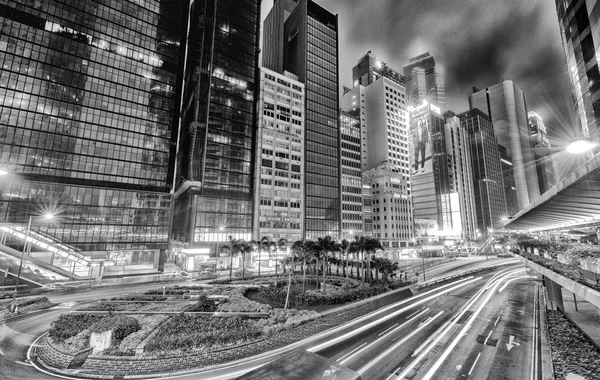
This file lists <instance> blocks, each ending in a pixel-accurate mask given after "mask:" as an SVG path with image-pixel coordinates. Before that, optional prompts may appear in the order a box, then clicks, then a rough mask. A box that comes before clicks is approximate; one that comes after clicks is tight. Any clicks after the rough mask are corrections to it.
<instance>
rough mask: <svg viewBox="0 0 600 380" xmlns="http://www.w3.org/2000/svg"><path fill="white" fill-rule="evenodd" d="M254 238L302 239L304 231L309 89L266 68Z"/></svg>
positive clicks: (260, 104) (262, 83)
mask: <svg viewBox="0 0 600 380" xmlns="http://www.w3.org/2000/svg"><path fill="white" fill-rule="evenodd" d="M260 76H261V78H260V79H261V80H260V99H259V102H258V109H259V110H262V111H261V112H259V114H258V130H257V149H256V154H257V156H258V157H257V159H256V169H255V173H256V179H255V181H256V183H255V188H256V189H257V194H256V196H255V200H254V233H253V234H252V237H253V239H255V240H260V239H261V238H262V237H264V236H269V237H270V238H271V239H273V240H278V239H281V238H284V239H286V240H287V241H288V242H294V241H296V240H300V239H301V237H302V236H303V233H302V228H303V227H304V223H303V221H304V220H303V218H304V215H303V214H304V213H303V210H304V207H303V206H304V205H303V203H304V178H303V177H304V165H303V163H304V123H305V120H304V85H303V84H302V83H300V82H299V81H298V77H297V76H296V75H294V74H291V73H287V72H286V73H285V74H279V73H276V72H274V71H271V70H268V69H265V68H263V69H261V74H260Z"/></svg>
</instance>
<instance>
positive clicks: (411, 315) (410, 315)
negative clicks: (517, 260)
mask: <svg viewBox="0 0 600 380" xmlns="http://www.w3.org/2000/svg"><path fill="white" fill-rule="evenodd" d="M420 311H421V310H420V309H419V310H417V311H415V312H414V313H412V314H411V315H409V316H408V317H406V318H407V319H410V317H412V316H413V315H415V314H417V313H418V312H420Z"/></svg>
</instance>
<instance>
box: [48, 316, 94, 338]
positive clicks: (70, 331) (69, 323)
mask: <svg viewBox="0 0 600 380" xmlns="http://www.w3.org/2000/svg"><path fill="white" fill-rule="evenodd" d="M100 319H102V317H101V316H96V315H88V314H62V315H61V316H60V317H58V319H57V320H55V321H53V322H52V324H51V325H50V330H49V331H48V336H49V337H50V338H52V339H53V340H55V341H57V342H59V343H61V342H64V341H65V340H66V339H68V338H71V337H73V336H75V335H77V334H78V333H80V332H82V331H83V330H85V329H88V328H89V327H90V326H92V325H93V324H94V323H96V322H98V321H99V320H100Z"/></svg>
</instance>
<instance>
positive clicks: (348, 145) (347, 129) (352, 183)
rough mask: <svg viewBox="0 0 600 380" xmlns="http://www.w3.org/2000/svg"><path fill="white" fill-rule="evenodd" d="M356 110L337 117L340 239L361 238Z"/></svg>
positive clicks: (359, 153)
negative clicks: (338, 122)
mask: <svg viewBox="0 0 600 380" xmlns="http://www.w3.org/2000/svg"><path fill="white" fill-rule="evenodd" d="M358 114H359V112H358V110H357V111H355V112H354V113H348V112H344V111H342V112H341V113H340V135H341V144H342V149H341V151H342V156H341V160H342V238H344V239H348V240H351V239H353V237H354V236H355V235H358V236H361V235H363V232H364V229H363V209H362V206H363V199H362V191H363V190H362V171H361V168H362V155H361V136H362V133H361V126H360V121H359V119H358V117H359V115H358Z"/></svg>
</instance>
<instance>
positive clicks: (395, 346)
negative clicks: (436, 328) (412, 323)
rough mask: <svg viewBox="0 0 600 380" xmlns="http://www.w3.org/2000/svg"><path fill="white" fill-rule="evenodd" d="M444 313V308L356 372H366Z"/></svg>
mask: <svg viewBox="0 0 600 380" xmlns="http://www.w3.org/2000/svg"><path fill="white" fill-rule="evenodd" d="M442 313H444V311H443V310H442V311H440V312H439V313H437V314H436V315H434V316H433V317H431V318H430V319H429V320H427V321H426V322H424V323H423V324H422V325H421V326H419V327H417V329H416V330H415V331H413V332H411V333H410V334H408V335H407V336H405V337H404V338H403V339H402V340H400V341H398V343H396V344H394V345H393V346H392V347H390V348H388V349H387V350H385V351H384V352H383V353H381V354H379V356H377V357H376V358H375V359H373V360H371V361H370V362H369V363H367V364H366V365H365V366H363V367H362V368H360V369H359V370H358V371H356V372H358V373H359V374H361V375H362V374H364V373H365V372H366V371H367V370H368V369H369V368H371V367H373V366H374V365H375V363H377V362H378V361H380V360H381V359H383V358H384V357H386V356H388V355H389V354H390V353H392V352H393V351H394V350H396V349H397V348H398V347H400V346H401V345H403V344H404V343H405V342H406V341H407V340H409V339H410V338H412V337H413V336H414V335H415V334H416V333H418V332H419V331H421V330H422V329H423V328H425V326H427V325H428V324H430V323H431V322H433V321H434V320H435V319H436V318H437V317H439V316H440V315H442Z"/></svg>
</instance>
